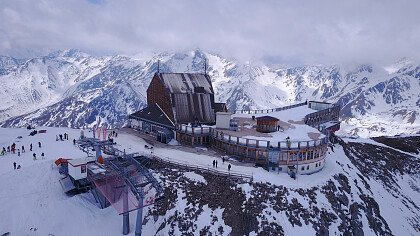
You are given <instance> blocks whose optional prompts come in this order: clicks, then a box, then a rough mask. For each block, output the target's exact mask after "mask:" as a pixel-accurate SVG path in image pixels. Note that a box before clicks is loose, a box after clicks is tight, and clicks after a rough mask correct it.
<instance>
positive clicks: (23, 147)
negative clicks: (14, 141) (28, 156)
mask: <svg viewBox="0 0 420 236" xmlns="http://www.w3.org/2000/svg"><path fill="white" fill-rule="evenodd" d="M24 152H25V146H23V145H22V153H24Z"/></svg>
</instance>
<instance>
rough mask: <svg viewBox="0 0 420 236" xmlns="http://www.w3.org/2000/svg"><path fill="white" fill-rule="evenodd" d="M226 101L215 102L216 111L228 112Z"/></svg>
mask: <svg viewBox="0 0 420 236" xmlns="http://www.w3.org/2000/svg"><path fill="white" fill-rule="evenodd" d="M227 111H228V110H227V107H226V103H223V102H215V103H214V112H227Z"/></svg>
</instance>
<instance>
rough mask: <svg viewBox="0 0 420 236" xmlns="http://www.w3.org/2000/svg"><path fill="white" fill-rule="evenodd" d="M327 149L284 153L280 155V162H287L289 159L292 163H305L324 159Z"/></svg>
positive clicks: (320, 148)
mask: <svg viewBox="0 0 420 236" xmlns="http://www.w3.org/2000/svg"><path fill="white" fill-rule="evenodd" d="M326 152H327V148H326V147H319V148H314V149H309V150H300V151H289V152H283V153H281V154H280V161H287V159H288V158H289V160H290V161H304V160H312V159H317V158H319V157H322V156H324V155H325V154H326Z"/></svg>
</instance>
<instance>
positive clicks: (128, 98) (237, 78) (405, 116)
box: [0, 49, 420, 136]
mask: <svg viewBox="0 0 420 236" xmlns="http://www.w3.org/2000/svg"><path fill="white" fill-rule="evenodd" d="M205 60H207V62H208V66H207V67H208V68H207V73H208V74H209V75H210V77H211V79H212V82H213V87H214V91H215V98H216V101H219V102H226V103H227V106H228V108H229V110H231V111H233V110H241V109H264V108H275V107H281V106H285V105H289V104H293V103H297V102H302V101H305V100H319V101H327V102H334V103H339V104H340V105H341V106H342V110H341V121H342V130H341V132H343V133H346V134H351V135H360V136H380V135H398V134H419V133H420V120H419V115H420V114H419V113H420V109H419V108H420V92H419V91H420V65H416V64H415V63H413V62H411V61H410V60H409V59H406V58H404V59H401V60H399V61H397V62H396V63H394V64H393V65H388V66H374V65H368V64H361V65H358V66H353V67H348V66H347V67H343V66H339V65H309V66H294V67H286V66H284V67H273V66H269V65H263V64H261V63H259V64H258V65H253V64H252V63H249V62H245V63H244V62H241V61H238V60H234V59H228V58H225V57H223V56H221V55H218V54H212V53H208V52H204V51H201V50H194V51H187V52H181V53H156V54H151V55H145V54H144V55H143V54H140V55H136V56H122V55H114V56H93V55H89V54H87V53H84V52H81V51H79V50H76V49H69V50H62V51H56V52H52V53H50V54H48V55H46V56H41V57H36V58H29V59H17V58H12V57H9V56H0V99H1V100H2V102H1V105H0V126H2V127H13V126H25V125H28V124H33V125H46V126H68V127H83V126H90V125H92V124H93V123H95V122H96V120H97V119H98V117H101V122H102V123H106V124H108V125H109V126H112V127H121V126H123V125H124V124H125V123H126V118H127V115H128V114H130V113H133V112H135V111H137V110H139V109H141V108H143V107H145V106H146V105H147V102H146V89H147V87H148V85H149V83H150V81H151V79H152V77H153V74H154V73H155V72H157V70H158V61H159V62H160V66H159V70H160V72H196V73H204V61H205Z"/></svg>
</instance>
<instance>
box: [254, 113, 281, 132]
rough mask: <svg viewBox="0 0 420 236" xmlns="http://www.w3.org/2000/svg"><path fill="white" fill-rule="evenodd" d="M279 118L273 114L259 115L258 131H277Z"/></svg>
mask: <svg viewBox="0 0 420 236" xmlns="http://www.w3.org/2000/svg"><path fill="white" fill-rule="evenodd" d="M278 123H279V119H277V118H275V117H272V116H261V117H257V131H258V132H262V133H270V132H276V131H277V126H278Z"/></svg>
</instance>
